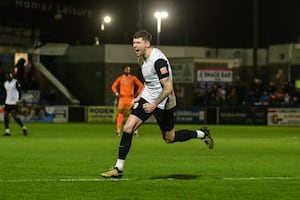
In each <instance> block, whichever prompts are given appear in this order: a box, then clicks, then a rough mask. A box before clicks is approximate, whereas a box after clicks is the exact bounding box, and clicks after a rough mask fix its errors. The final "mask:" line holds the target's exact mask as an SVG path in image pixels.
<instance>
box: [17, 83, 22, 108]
mask: <svg viewBox="0 0 300 200" xmlns="http://www.w3.org/2000/svg"><path fill="white" fill-rule="evenodd" d="M16 89H17V90H18V92H19V99H18V101H17V104H18V103H20V100H21V97H22V90H21V84H20V83H19V82H18V81H17V82H16Z"/></svg>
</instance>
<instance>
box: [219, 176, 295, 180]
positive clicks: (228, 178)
mask: <svg viewBox="0 0 300 200" xmlns="http://www.w3.org/2000/svg"><path fill="white" fill-rule="evenodd" d="M223 179H224V180H297V179H300V177H283V176H265V177H264V176H263V177H259V176H258V177H224V178H223Z"/></svg>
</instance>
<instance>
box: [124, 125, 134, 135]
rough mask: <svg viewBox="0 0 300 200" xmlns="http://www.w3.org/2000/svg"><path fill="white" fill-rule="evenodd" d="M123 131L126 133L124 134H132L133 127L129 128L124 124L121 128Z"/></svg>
mask: <svg viewBox="0 0 300 200" xmlns="http://www.w3.org/2000/svg"><path fill="white" fill-rule="evenodd" d="M123 131H124V132H126V133H132V132H133V127H131V126H129V125H127V124H125V125H124V126H123Z"/></svg>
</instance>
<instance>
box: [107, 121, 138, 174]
mask: <svg viewBox="0 0 300 200" xmlns="http://www.w3.org/2000/svg"><path fill="white" fill-rule="evenodd" d="M141 123H142V120H141V119H139V118H138V117H136V116H135V115H129V117H128V119H127V121H126V123H125V125H124V128H123V134H122V138H121V141H120V145H119V153H118V159H117V161H116V164H115V166H114V167H113V169H111V170H109V171H107V172H104V173H102V174H101V176H102V177H104V178H121V177H122V176H123V168H124V164H125V159H126V157H127V154H128V153H129V150H130V147H131V143H132V131H133V130H134V129H135V127H138V126H140V124H141Z"/></svg>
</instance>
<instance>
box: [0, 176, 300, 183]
mask: <svg viewBox="0 0 300 200" xmlns="http://www.w3.org/2000/svg"><path fill="white" fill-rule="evenodd" d="M221 179H223V180H231V181H243V180H298V179H300V177H280V176H270V177H223V178H221ZM138 180H157V181H172V180H176V179H173V178H167V179H128V178H122V179H102V178H101V179H99V178H62V179H0V183H9V182H11V183H14V182H114V181H138Z"/></svg>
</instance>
